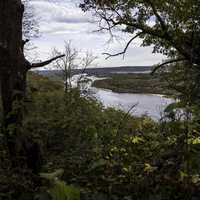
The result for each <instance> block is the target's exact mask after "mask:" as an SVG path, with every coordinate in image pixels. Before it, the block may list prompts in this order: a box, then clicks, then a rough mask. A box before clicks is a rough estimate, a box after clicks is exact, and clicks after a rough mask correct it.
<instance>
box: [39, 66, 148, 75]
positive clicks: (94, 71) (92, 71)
mask: <svg viewBox="0 0 200 200" xmlns="http://www.w3.org/2000/svg"><path fill="white" fill-rule="evenodd" d="M151 69H152V67H149V66H121V67H102V68H87V69H85V70H84V69H73V70H72V75H75V74H80V73H83V72H84V73H87V74H88V75H95V76H107V75H110V74H117V73H144V72H150V71H151ZM39 73H40V74H41V75H45V76H52V75H55V74H59V73H61V72H60V70H42V71H39Z"/></svg>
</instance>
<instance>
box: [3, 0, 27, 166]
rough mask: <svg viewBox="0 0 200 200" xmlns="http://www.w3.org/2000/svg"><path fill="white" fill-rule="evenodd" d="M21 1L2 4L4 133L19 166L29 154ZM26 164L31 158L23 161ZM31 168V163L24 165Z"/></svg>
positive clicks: (10, 153) (5, 1)
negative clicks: (24, 125)
mask: <svg viewBox="0 0 200 200" xmlns="http://www.w3.org/2000/svg"><path fill="white" fill-rule="evenodd" d="M23 12H24V6H23V4H22V3H21V0H1V1H0V85H1V89H0V91H1V98H2V107H3V132H4V135H5V138H6V141H7V147H8V150H9V155H10V159H11V161H12V163H13V165H14V166H15V167H17V166H19V162H21V160H20V161H19V159H18V158H20V157H22V152H23V156H28V155H27V153H26V152H25V151H26V149H25V146H27V145H26V144H25V142H24V141H26V139H24V138H23V136H22V132H21V128H22V121H23V108H24V97H25V90H26V74H27V71H28V65H27V63H28V62H27V61H26V59H25V58H24V54H23V40H22V18H23ZM23 160H24V161H25V160H27V159H23ZM20 165H23V166H27V163H20Z"/></svg>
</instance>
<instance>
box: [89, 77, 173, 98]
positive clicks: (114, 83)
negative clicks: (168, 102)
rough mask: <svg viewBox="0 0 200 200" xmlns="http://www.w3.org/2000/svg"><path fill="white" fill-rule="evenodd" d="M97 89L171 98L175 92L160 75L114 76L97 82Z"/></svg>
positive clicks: (94, 85)
mask: <svg viewBox="0 0 200 200" xmlns="http://www.w3.org/2000/svg"><path fill="white" fill-rule="evenodd" d="M92 86H93V87H96V88H104V89H109V90H112V91H113V92H118V93H137V94H145V93H147V94H161V95H166V96H171V95H173V94H174V91H173V90H170V89H169V88H168V87H167V82H166V81H164V80H161V79H160V77H159V76H158V75H154V76H152V75H150V74H113V75H111V76H109V77H108V78H107V79H102V80H95V81H94V82H93V84H92Z"/></svg>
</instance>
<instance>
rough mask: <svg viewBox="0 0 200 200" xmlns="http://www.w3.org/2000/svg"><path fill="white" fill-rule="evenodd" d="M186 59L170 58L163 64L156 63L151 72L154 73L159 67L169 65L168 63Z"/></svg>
mask: <svg viewBox="0 0 200 200" xmlns="http://www.w3.org/2000/svg"><path fill="white" fill-rule="evenodd" d="M184 60H186V59H185V58H179V59H172V60H168V61H166V62H163V63H162V64H160V65H156V66H155V67H154V69H153V70H152V72H151V74H152V75H153V74H154V73H155V72H156V71H157V70H158V69H160V68H161V67H163V66H165V65H168V64H171V63H176V62H180V61H184Z"/></svg>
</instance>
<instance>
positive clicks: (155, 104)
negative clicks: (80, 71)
mask: <svg viewBox="0 0 200 200" xmlns="http://www.w3.org/2000/svg"><path fill="white" fill-rule="evenodd" d="M78 77H79V76H77V75H75V76H74V77H73V85H74V86H75V85H76V80H77V79H78ZM85 77H86V78H88V79H90V81H89V82H87V84H86V85H84V88H86V90H87V91H89V94H90V95H91V96H93V97H95V98H96V99H97V100H98V101H100V102H101V103H102V104H103V105H104V106H105V107H114V108H116V109H121V110H123V111H125V112H128V111H129V110H130V109H131V108H132V107H134V108H133V109H131V111H130V114H132V115H135V116H142V115H148V116H150V117H152V118H153V119H155V120H159V119H160V118H161V116H162V113H163V111H164V109H165V108H166V106H167V105H169V104H170V103H172V102H174V100H173V99H170V98H166V97H164V96H163V95H157V94H132V93H116V92H112V91H111V90H107V89H101V88H95V87H91V85H92V82H93V81H94V80H96V79H99V78H97V77H94V76H90V77H89V76H85ZM134 105H135V106H134Z"/></svg>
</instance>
